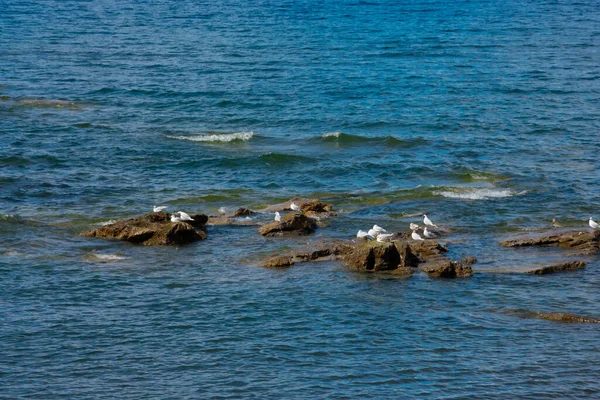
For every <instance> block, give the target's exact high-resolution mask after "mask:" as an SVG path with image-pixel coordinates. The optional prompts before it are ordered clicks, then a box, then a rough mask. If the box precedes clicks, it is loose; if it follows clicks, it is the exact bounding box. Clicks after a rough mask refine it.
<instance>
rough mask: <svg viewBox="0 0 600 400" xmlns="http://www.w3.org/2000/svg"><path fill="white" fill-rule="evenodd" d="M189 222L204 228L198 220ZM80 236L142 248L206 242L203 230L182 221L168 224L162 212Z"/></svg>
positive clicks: (117, 223) (120, 222)
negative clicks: (121, 242) (141, 246)
mask: <svg viewBox="0 0 600 400" xmlns="http://www.w3.org/2000/svg"><path fill="white" fill-rule="evenodd" d="M196 215H201V214H196ZM192 218H194V217H193V216H192ZM199 220H201V219H199ZM190 222H196V223H197V224H198V228H202V229H204V225H203V224H202V225H201V224H200V223H199V221H190ZM81 236H84V237H91V238H103V239H118V240H124V241H127V242H130V243H136V244H141V245H144V246H164V245H182V244H188V243H192V242H195V241H197V240H203V239H206V233H205V232H204V231H203V230H196V229H195V228H194V226H192V225H190V224H188V223H186V222H178V223H173V222H171V221H170V215H169V214H167V213H164V212H160V213H150V214H145V215H142V216H140V217H136V218H131V219H126V220H122V221H118V222H115V223H114V224H109V225H105V226H102V227H100V228H98V229H92V230H90V231H88V232H85V233H82V234H81Z"/></svg>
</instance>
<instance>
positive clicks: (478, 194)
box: [433, 188, 526, 200]
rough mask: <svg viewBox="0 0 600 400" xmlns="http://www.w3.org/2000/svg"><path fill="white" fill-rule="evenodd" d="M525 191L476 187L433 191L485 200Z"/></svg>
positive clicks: (451, 196)
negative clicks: (516, 191)
mask: <svg viewBox="0 0 600 400" xmlns="http://www.w3.org/2000/svg"><path fill="white" fill-rule="evenodd" d="M525 193H526V192H525V191H523V192H519V193H515V192H513V191H512V190H510V189H487V188H484V189H478V188H456V189H452V190H443V191H437V192H433V194H435V195H438V196H443V197H447V198H450V199H464V200H485V199H500V198H504V197H513V196H519V195H522V194H525Z"/></svg>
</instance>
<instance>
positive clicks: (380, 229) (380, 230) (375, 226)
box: [373, 225, 387, 233]
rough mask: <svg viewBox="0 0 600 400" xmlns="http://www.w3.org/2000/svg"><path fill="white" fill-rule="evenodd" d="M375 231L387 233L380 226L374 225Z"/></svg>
mask: <svg viewBox="0 0 600 400" xmlns="http://www.w3.org/2000/svg"><path fill="white" fill-rule="evenodd" d="M373 230H374V231H375V232H377V233H383V232H387V231H386V230H385V229H383V228H382V227H380V226H379V225H373Z"/></svg>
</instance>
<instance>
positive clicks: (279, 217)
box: [275, 211, 281, 222]
mask: <svg viewBox="0 0 600 400" xmlns="http://www.w3.org/2000/svg"><path fill="white" fill-rule="evenodd" d="M275 221H277V222H279V221H281V214H279V211H275Z"/></svg>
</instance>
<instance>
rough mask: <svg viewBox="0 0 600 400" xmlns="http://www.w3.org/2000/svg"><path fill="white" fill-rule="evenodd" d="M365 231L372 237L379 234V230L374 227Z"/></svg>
mask: <svg viewBox="0 0 600 400" xmlns="http://www.w3.org/2000/svg"><path fill="white" fill-rule="evenodd" d="M367 233H368V234H369V236H373V237H374V238H376V237H377V236H379V232H377V231H376V230H375V229H369V232H367Z"/></svg>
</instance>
